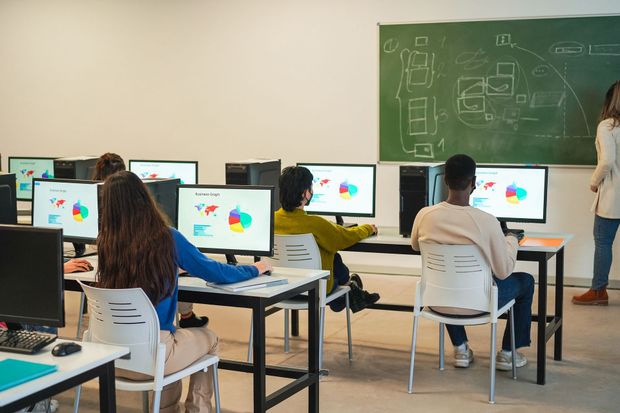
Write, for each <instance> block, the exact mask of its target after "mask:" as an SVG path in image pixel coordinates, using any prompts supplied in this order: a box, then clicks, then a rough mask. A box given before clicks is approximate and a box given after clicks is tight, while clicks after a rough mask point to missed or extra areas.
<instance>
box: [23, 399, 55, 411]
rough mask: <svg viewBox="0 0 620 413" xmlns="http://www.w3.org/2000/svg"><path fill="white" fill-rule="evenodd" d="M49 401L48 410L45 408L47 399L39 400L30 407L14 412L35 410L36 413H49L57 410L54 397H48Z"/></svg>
mask: <svg viewBox="0 0 620 413" xmlns="http://www.w3.org/2000/svg"><path fill="white" fill-rule="evenodd" d="M49 402H50V408H49V410H48V409H47V400H41V401H40V402H37V403H36V404H35V405H34V406H30V407H26V408H25V409H22V410H19V411H18V412H16V413H22V412H24V413H26V412H36V413H43V412H50V413H55V412H56V411H57V410H58V400H55V399H49Z"/></svg>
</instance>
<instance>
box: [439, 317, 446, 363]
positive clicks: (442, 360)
mask: <svg viewBox="0 0 620 413" xmlns="http://www.w3.org/2000/svg"><path fill="white" fill-rule="evenodd" d="M445 330H446V329H445V328H444V324H443V323H439V370H441V371H443V370H444V368H445V361H446V360H445V352H444V347H445V334H444V333H445Z"/></svg>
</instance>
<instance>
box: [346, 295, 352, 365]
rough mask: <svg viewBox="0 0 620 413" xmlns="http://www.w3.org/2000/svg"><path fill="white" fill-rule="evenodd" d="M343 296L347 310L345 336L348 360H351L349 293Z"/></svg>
mask: <svg viewBox="0 0 620 413" xmlns="http://www.w3.org/2000/svg"><path fill="white" fill-rule="evenodd" d="M344 297H345V303H346V310H347V338H348V341H349V361H353V342H352V340H351V308H350V306H349V293H346V294H345V296H344Z"/></svg>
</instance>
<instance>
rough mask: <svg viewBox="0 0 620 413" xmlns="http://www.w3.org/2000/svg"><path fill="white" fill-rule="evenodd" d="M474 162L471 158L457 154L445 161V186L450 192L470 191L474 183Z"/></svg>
mask: <svg viewBox="0 0 620 413" xmlns="http://www.w3.org/2000/svg"><path fill="white" fill-rule="evenodd" d="M475 179H476V161H474V160H473V159H472V158H471V157H469V156H467V155H464V154H458V155H453V156H451V157H450V159H448V160H447V161H446V177H445V181H446V185H448V188H450V189H451V190H452V191H465V190H469V191H471V190H472V188H475V185H476V182H475Z"/></svg>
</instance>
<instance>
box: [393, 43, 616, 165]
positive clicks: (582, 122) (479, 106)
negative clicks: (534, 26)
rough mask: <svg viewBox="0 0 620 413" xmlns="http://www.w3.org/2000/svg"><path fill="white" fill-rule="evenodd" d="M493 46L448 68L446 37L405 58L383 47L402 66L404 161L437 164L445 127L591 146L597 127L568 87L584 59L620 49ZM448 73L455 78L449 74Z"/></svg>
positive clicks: (417, 46) (404, 52) (416, 46)
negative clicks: (578, 141)
mask: <svg viewBox="0 0 620 413" xmlns="http://www.w3.org/2000/svg"><path fill="white" fill-rule="evenodd" d="M489 40H491V41H490V42H489V45H488V46H486V48H485V47H479V48H472V49H471V50H464V51H462V52H461V53H460V54H457V55H455V56H452V57H451V60H450V61H447V57H446V56H444V55H443V54H444V52H445V50H446V49H445V48H444V47H443V44H444V43H445V42H446V38H445V37H444V38H436V39H435V38H432V37H430V36H415V37H414V38H413V39H412V41H411V42H409V44H410V46H409V47H403V48H402V49H400V51H398V50H397V48H398V47H399V45H398V42H396V41H395V40H394V39H389V40H387V41H386V42H385V43H384V45H383V50H384V52H386V53H390V54H396V53H399V58H400V59H399V60H400V71H401V73H400V82H399V84H398V88H397V91H396V94H395V96H394V97H395V99H396V101H397V102H398V109H399V131H400V143H401V147H402V150H403V151H404V152H405V153H407V154H412V155H413V156H414V157H415V158H421V159H422V160H424V159H429V160H431V159H435V158H436V157H437V155H438V153H439V152H441V151H443V150H444V146H445V139H446V136H445V135H446V131H445V129H446V128H445V127H442V126H443V125H444V124H445V123H446V122H447V121H448V120H450V122H451V124H454V123H455V122H456V123H458V125H460V126H459V127H465V128H468V129H470V130H479V131H488V132H490V133H492V134H493V135H494V136H497V135H501V136H505V137H506V138H510V137H512V138H520V137H528V138H535V139H561V138H575V139H584V138H589V139H592V138H594V133H595V131H594V130H591V127H590V123H589V121H592V119H590V120H588V118H587V116H586V112H585V110H584V107H583V104H582V102H581V100H580V98H579V96H578V94H577V93H576V91H575V89H574V85H572V84H571V69H572V67H571V64H572V63H573V62H574V61H575V58H576V57H580V56H586V55H589V56H620V44H615V43H609V44H584V43H581V42H579V41H575V40H561V41H557V42H555V43H553V44H550V45H548V47H547V48H546V50H545V51H544V52H537V51H534V50H530V49H528V48H527V47H524V46H522V45H520V44H519V43H518V42H517V41H516V39H514V38H513V35H512V34H511V33H497V34H496V35H495V37H494V38H493V39H489ZM402 43H403V42H402V41H401V44H402ZM431 46H432V47H431ZM388 51H389V52H388ZM446 66H449V67H450V70H451V72H450V74H445V73H444V68H445V67H446ZM455 68H456V69H457V70H456V71H455V70H454V69H455ZM573 70H574V72H572V73H576V70H577V69H573ZM455 72H456V73H457V75H456V76H455V75H454V73H455ZM446 90H447V91H448V95H446V92H445V91H446ZM442 105H443V106H445V107H442ZM549 119H553V122H550V121H549ZM545 120H547V121H546V122H545ZM567 125H568V126H567ZM448 138H449V139H454V137H448Z"/></svg>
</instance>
